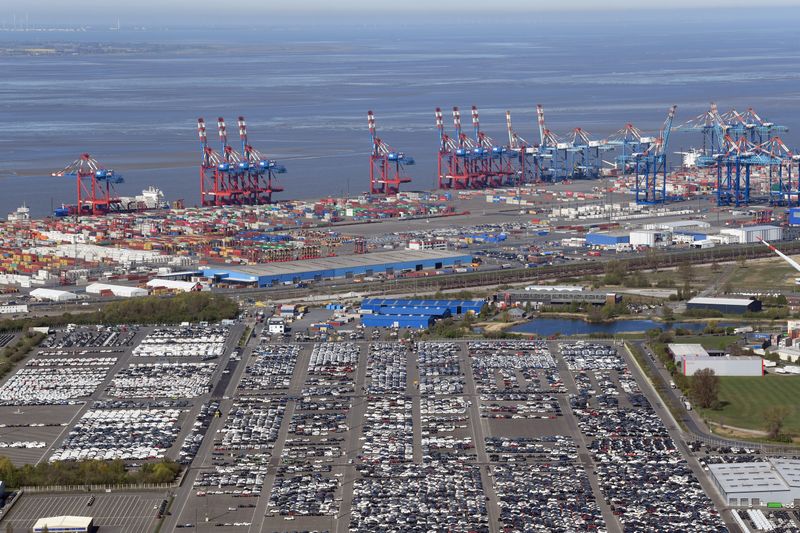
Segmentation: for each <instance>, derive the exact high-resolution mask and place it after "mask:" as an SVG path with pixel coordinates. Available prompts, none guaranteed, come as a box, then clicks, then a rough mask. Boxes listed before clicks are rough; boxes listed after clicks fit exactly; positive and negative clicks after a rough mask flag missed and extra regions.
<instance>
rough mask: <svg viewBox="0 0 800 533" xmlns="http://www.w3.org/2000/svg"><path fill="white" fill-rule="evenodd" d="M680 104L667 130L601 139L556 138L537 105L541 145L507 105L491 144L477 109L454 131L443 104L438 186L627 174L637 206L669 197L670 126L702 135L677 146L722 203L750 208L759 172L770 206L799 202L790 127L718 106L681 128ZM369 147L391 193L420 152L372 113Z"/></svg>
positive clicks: (377, 178) (799, 175)
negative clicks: (692, 143)
mask: <svg viewBox="0 0 800 533" xmlns="http://www.w3.org/2000/svg"><path fill="white" fill-rule="evenodd" d="M676 111H677V106H672V107H670V108H669V110H668V111H667V116H666V119H665V120H664V123H663V125H662V127H661V128H660V129H659V131H658V132H656V133H655V134H654V135H646V134H644V133H643V132H642V131H641V130H640V129H639V128H637V127H636V126H634V125H633V124H630V123H629V124H626V125H625V126H624V127H623V128H621V129H620V130H618V131H617V132H615V133H614V134H612V135H610V136H609V137H607V138H604V139H593V138H592V137H591V135H590V134H589V133H588V132H587V131H586V130H584V129H582V128H579V127H577V128H574V129H572V130H571V131H570V132H569V133H568V134H566V135H563V136H559V135H557V134H555V133H554V132H553V131H552V130H551V129H550V128H548V127H547V123H546V121H545V114H544V108H543V107H542V106H541V105H538V106H537V107H536V116H537V125H538V134H539V135H538V137H539V138H538V143H531V142H528V141H527V140H525V138H523V137H522V136H521V135H520V134H519V133H518V132H517V131H516V130H515V129H514V125H513V122H512V118H511V112H510V111H507V112H506V129H507V141H506V142H504V143H502V144H500V143H497V142H495V141H494V140H493V139H492V138H491V137H490V136H489V135H488V134H487V133H486V132H485V131H483V130H482V129H481V127H480V116H479V112H478V109H477V107H476V106H472V111H471V116H472V126H473V128H472V132H471V135H470V134H467V133H466V132H465V131H464V129H463V128H462V122H461V111H460V110H459V108H458V107H453V110H452V115H453V129H452V130H451V131H450V132H448V130H447V128H446V127H445V116H444V113H443V111H442V109H441V108H436V110H435V114H434V118H435V125H436V130H437V133H438V153H437V185H438V187H439V188H440V189H483V188H488V187H514V186H519V185H520V184H525V183H538V182H557V181H563V180H574V179H596V178H599V177H602V176H611V175H614V176H622V177H626V176H631V177H632V189H633V191H634V194H635V199H636V202H637V203H639V204H658V203H665V202H668V201H671V200H676V199H677V198H671V197H670V196H669V195H668V191H667V178H668V175H669V168H668V161H667V156H668V154H669V143H670V136H671V135H672V132H674V131H681V132H688V133H694V132H699V133H700V134H701V136H702V148H700V149H695V150H692V151H690V152H677V153H678V154H680V155H683V156H684V165H685V166H688V167H691V168H692V169H696V170H699V171H701V172H705V173H709V172H710V173H711V174H712V175H714V174H715V178H716V184H715V196H716V201H717V204H718V205H720V206H724V205H736V206H740V205H746V204H748V203H750V201H751V186H750V184H751V182H750V178H751V175H752V174H753V172H754V170H755V169H757V170H758V172H759V175H760V176H762V177H763V176H764V175H766V178H767V179H768V188H769V194H768V196H769V198H768V201H769V203H770V204H771V205H800V155H796V154H795V153H794V152H792V150H790V149H789V148H788V147H787V146H786V144H785V143H784V141H783V140H782V139H781V138H780V136H779V135H780V133H784V132H786V131H788V128H786V127H785V126H781V125H778V124H775V123H773V122H769V121H767V120H764V119H763V118H761V116H760V115H759V114H758V113H757V112H756V111H755V110H754V109H753V108H749V109H748V110H747V111H746V112H744V113H740V112H739V111H737V110H735V109H732V110H730V111H728V112H726V113H721V112H720V111H719V109H718V107H717V105H716V104H715V103H713V102H712V103H711V105H710V107H709V109H708V111H706V112H704V113H702V114H701V115H699V116H697V117H695V118H693V119H691V120H689V121H688V122H686V123H684V124H680V125H676V124H675V116H676ZM368 122H369V128H370V133H371V135H372V139H373V150H372V154H371V156H370V185H371V187H370V191H371V192H375V193H378V192H380V193H388V194H391V193H395V192H397V191H398V190H399V186H400V184H401V183H407V182H408V181H410V179H409V178H408V177H407V176H406V175H405V173H404V170H405V169H404V167H405V166H407V165H412V164H413V163H414V159H413V158H412V157H410V156H409V155H407V154H405V153H404V152H400V151H396V150H394V149H391V148H389V147H388V145H386V144H385V143H384V142H383V141H381V140H380V139H379V138H378V137H377V135H376V134H375V116H374V114H373V113H372V111H370V112H369V113H368Z"/></svg>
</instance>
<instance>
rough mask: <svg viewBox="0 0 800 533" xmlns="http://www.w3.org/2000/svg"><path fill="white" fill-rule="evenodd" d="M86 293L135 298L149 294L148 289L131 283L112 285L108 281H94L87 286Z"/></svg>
mask: <svg viewBox="0 0 800 533" xmlns="http://www.w3.org/2000/svg"><path fill="white" fill-rule="evenodd" d="M86 294H97V295H100V296H118V297H121V298H135V297H137V296H147V295H148V294H149V292H148V291H147V289H142V288H140V287H133V286H130V285H110V284H108V283H92V284H91V285H87V286H86Z"/></svg>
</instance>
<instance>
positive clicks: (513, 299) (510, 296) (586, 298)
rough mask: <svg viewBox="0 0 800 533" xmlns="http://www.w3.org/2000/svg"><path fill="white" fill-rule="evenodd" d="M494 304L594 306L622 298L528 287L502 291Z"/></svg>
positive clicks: (563, 288)
mask: <svg viewBox="0 0 800 533" xmlns="http://www.w3.org/2000/svg"><path fill="white" fill-rule="evenodd" d="M494 299H495V302H498V303H500V302H505V304H506V305H509V306H513V305H523V306H524V305H525V304H526V303H535V304H544V305H550V304H571V303H588V304H594V305H605V304H607V303H610V304H614V303H619V302H621V301H622V297H621V296H620V295H618V294H616V293H613V292H607V291H583V290H575V289H574V288H573V287H528V288H526V289H525V290H524V291H503V292H499V293H497V294H496V295H495V297H494Z"/></svg>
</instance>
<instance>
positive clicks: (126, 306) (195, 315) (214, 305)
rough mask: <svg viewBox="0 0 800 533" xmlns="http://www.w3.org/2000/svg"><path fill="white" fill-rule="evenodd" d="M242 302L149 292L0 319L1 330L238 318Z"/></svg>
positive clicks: (195, 294)
mask: <svg viewBox="0 0 800 533" xmlns="http://www.w3.org/2000/svg"><path fill="white" fill-rule="evenodd" d="M238 312H239V306H238V304H237V303H236V302H235V301H234V300H232V299H230V298H228V297H226V296H222V295H219V294H212V293H210V292H190V293H183V294H178V295H175V296H171V297H169V298H162V297H158V296H145V297H143V298H132V299H130V300H125V301H120V302H112V303H109V304H108V305H106V306H105V307H103V308H102V309H100V310H99V311H94V312H90V313H78V314H72V313H64V314H62V315H56V316H43V317H31V318H22V319H7V320H0V331H3V332H7V331H19V330H25V329H27V328H31V327H40V326H48V327H54V326H63V325H64V324H178V323H180V322H201V321H207V322H216V321H218V320H222V319H225V318H234V317H235V316H236V315H237V314H238Z"/></svg>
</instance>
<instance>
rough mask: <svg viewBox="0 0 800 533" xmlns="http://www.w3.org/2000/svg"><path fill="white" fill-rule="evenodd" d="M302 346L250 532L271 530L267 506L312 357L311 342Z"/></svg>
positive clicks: (256, 532)
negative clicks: (266, 523) (267, 523)
mask: <svg viewBox="0 0 800 533" xmlns="http://www.w3.org/2000/svg"><path fill="white" fill-rule="evenodd" d="M299 346H300V347H301V351H300V355H299V356H298V358H297V363H296V364H295V368H294V373H293V374H292V381H291V383H290V385H289V389H288V391H287V397H288V398H289V401H288V402H286V411H285V413H284V415H283V422H282V423H281V427H280V430H279V431H278V438H277V439H276V440H275V443H274V445H273V447H272V453H271V458H270V461H269V470H268V474H267V477H266V478H265V480H264V485H263V487H262V490H261V495H260V496H259V498H258V501H257V502H256V507H255V510H254V511H253V520H252V523H251V525H250V527H249V528H248V529H247V531H248V533H258V532H261V531H271V529H270V528H269V527H265V522H266V520H267V516H266V514H267V507H268V505H269V502H270V497H271V495H272V489H273V486H274V485H275V477H276V474H277V472H278V466H279V465H280V461H281V454H282V453H283V448H284V446H285V444H286V438H287V436H288V435H289V425H290V421H291V420H292V417H293V416H294V412H295V408H296V405H297V399H296V398H299V397H300V393H301V391H302V388H303V384H304V383H305V381H306V376H307V374H308V364H309V361H310V359H311V348H312V345H311V344H307V343H304V344H299Z"/></svg>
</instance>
